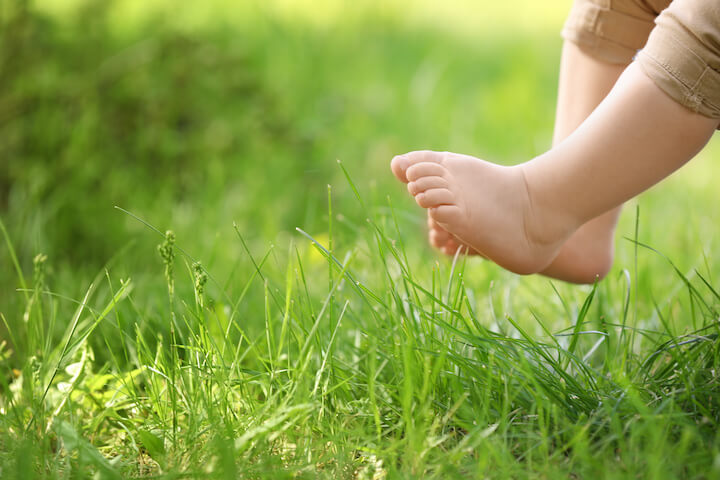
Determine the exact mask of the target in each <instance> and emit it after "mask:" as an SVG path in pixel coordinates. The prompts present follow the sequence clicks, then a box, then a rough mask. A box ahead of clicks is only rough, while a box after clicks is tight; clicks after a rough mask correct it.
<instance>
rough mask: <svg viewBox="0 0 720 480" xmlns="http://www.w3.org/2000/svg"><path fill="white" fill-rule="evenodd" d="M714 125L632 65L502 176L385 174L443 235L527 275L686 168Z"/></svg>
mask: <svg viewBox="0 0 720 480" xmlns="http://www.w3.org/2000/svg"><path fill="white" fill-rule="evenodd" d="M717 124H718V122H717V120H713V119H711V118H708V117H704V116H702V115H699V114H696V113H693V112H691V111H690V110H687V109H686V108H684V107H682V106H681V105H679V104H678V103H677V102H675V101H674V100H672V99H671V98H670V97H668V96H667V95H666V94H665V93H664V92H663V91H661V90H660V89H659V88H658V87H657V86H656V85H655V84H654V83H653V82H652V80H650V79H649V78H648V77H647V76H646V75H645V74H644V73H643V72H642V70H641V69H640V67H639V66H638V65H637V64H633V65H631V66H630V67H628V68H627V69H626V70H625V72H624V73H623V74H622V75H621V76H620V79H619V80H618V82H617V83H616V84H615V86H614V87H613V89H612V91H611V92H610V94H609V95H608V96H607V97H606V98H605V99H604V100H603V101H602V103H601V104H600V105H599V106H598V108H597V109H595V111H594V112H593V113H592V114H591V115H590V116H589V117H588V119H587V120H586V121H585V122H583V123H582V125H580V127H579V128H577V129H576V130H575V131H574V132H573V133H572V134H571V135H570V136H569V137H568V138H566V139H565V140H563V141H562V142H560V143H559V144H558V145H556V146H555V147H554V148H553V149H552V150H550V151H549V152H546V153H544V154H542V155H540V156H538V157H537V158H535V159H533V160H531V161H529V162H526V163H524V164H521V165H517V166H514V167H504V166H499V165H495V164H492V163H488V162H485V161H483V160H479V159H477V158H474V157H469V156H466V155H457V154H453V153H438V152H427V151H423V152H411V153H408V154H405V155H400V156H397V157H395V158H394V159H393V161H392V165H391V167H392V170H393V172H394V173H395V175H396V176H397V177H398V179H400V180H401V181H404V182H407V183H408V189H409V190H410V192H411V193H412V194H413V195H414V196H415V200H416V202H417V203H418V205H420V206H421V207H423V208H427V209H429V211H430V215H431V216H432V218H433V219H434V220H435V221H436V222H437V223H438V224H439V225H440V226H442V227H443V228H444V229H445V230H446V231H447V232H449V233H451V234H453V235H454V236H455V237H457V238H458V239H459V240H461V241H462V242H464V243H465V244H466V245H469V246H470V247H472V248H473V249H474V250H476V251H477V252H480V253H482V254H483V255H484V256H487V257H488V258H490V259H492V260H493V261H495V262H496V263H498V264H499V265H500V266H502V267H504V268H507V269H508V270H511V271H513V272H516V273H521V274H528V273H537V272H541V271H544V270H545V269H547V268H548V267H549V266H550V264H551V263H552V262H553V261H554V260H555V259H556V258H557V257H558V255H559V254H560V251H561V249H562V246H563V244H564V243H565V242H566V241H567V240H568V239H569V238H570V237H571V236H572V235H573V234H574V233H575V232H576V231H577V230H578V229H579V228H580V227H581V226H582V225H583V224H585V223H586V222H588V221H590V220H592V219H594V218H596V217H598V216H599V215H602V214H604V213H605V212H608V211H610V210H612V209H614V208H617V207H619V206H620V205H621V204H622V203H623V202H625V201H626V200H628V199H630V198H632V197H633V196H635V195H637V194H639V193H641V192H642V191H644V190H646V189H647V188H649V187H650V186H652V185H653V184H655V183H657V182H658V181H660V180H662V179H663V178H665V177H667V176H668V175H670V174H671V173H672V172H673V171H674V170H676V169H677V168H679V167H680V166H682V165H683V164H684V163H685V162H687V161H688V160H690V158H692V157H693V156H694V155H695V154H696V153H697V152H698V151H699V150H700V149H701V148H702V147H703V146H704V145H705V143H706V142H707V141H708V139H709V138H710V136H711V135H712V133H713V132H714V130H715V128H716V127H717Z"/></svg>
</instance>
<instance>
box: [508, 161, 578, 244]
mask: <svg viewBox="0 0 720 480" xmlns="http://www.w3.org/2000/svg"><path fill="white" fill-rule="evenodd" d="M527 165H528V164H527V163H524V164H520V165H517V166H515V167H512V168H516V169H517V170H518V171H519V175H520V177H521V178H522V181H523V184H524V191H525V197H526V204H527V208H526V209H525V216H524V218H523V222H524V225H525V232H526V235H527V237H528V240H529V241H531V242H533V243H534V244H536V245H538V246H551V245H555V244H558V243H564V242H565V241H566V240H567V239H568V238H570V236H571V235H572V234H573V233H574V232H575V231H576V230H577V229H578V228H580V226H582V224H583V223H584V221H583V219H581V218H579V216H577V215H575V214H574V213H573V211H572V209H571V208H569V207H570V205H571V203H572V199H569V198H563V197H562V195H558V192H548V191H547V190H548V189H547V188H546V186H545V185H544V184H543V182H542V177H540V178H538V176H534V175H533V174H532V171H531V170H530V169H528V168H527Z"/></svg>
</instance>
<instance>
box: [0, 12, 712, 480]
mask: <svg viewBox="0 0 720 480" xmlns="http://www.w3.org/2000/svg"><path fill="white" fill-rule="evenodd" d="M79 3H80V4H79V5H76V6H73V7H72V8H70V9H68V10H62V9H61V8H60V6H62V5H63V2H59V3H57V4H56V5H54V6H53V4H49V5H46V6H45V7H46V11H44V12H41V11H38V10H37V9H34V8H28V9H25V7H24V6H23V5H24V2H21V1H13V2H9V3H8V4H6V5H3V6H0V14H1V15H0V84H2V85H3V86H4V87H3V88H2V89H0V151H2V152H3V153H2V159H3V160H2V161H3V165H4V166H6V168H4V169H3V170H1V171H0V187H1V188H0V219H1V222H0V233H1V235H0V237H1V238H0V244H1V245H2V248H0V265H2V266H3V267H4V268H2V269H0V319H1V320H2V322H0V477H2V478H10V479H12V478H18V479H31V478H48V477H50V478H86V477H88V478H90V477H97V478H124V477H143V478H145V477H148V478H273V479H274V478H348V479H381V478H388V479H389V478H438V479H444V478H525V477H530V478H538V477H540V478H564V477H569V478H713V477H716V476H718V475H720V438H718V433H717V432H718V423H719V422H720V405H719V402H720V387H719V386H718V374H717V372H718V368H719V365H718V363H720V353H719V352H718V345H720V344H719V343H718V341H717V335H718V314H719V310H720V294H719V293H718V292H719V291H720V285H719V284H718V275H719V274H720V262H719V261H718V260H717V255H715V252H716V250H717V248H718V246H719V245H718V240H717V232H718V230H717V225H716V222H715V220H714V219H715V218H717V216H718V215H719V214H720V207H718V206H717V205H718V202H717V201H716V200H717V195H716V186H715V184H714V182H713V178H717V175H718V173H720V172H718V169H720V166H718V164H717V162H713V158H712V156H713V154H716V153H717V152H718V147H717V145H716V144H714V143H713V144H711V145H710V146H709V147H708V149H707V151H706V153H705V154H704V155H703V156H701V157H700V158H699V159H697V160H695V161H694V162H693V163H692V164H691V165H690V166H688V167H687V168H686V169H685V170H684V171H683V172H681V173H680V174H678V175H677V176H675V177H673V178H672V179H670V180H669V181H668V182H666V183H665V184H663V185H662V186H660V187H658V188H656V189H654V190H652V191H651V192H649V193H647V194H644V195H643V196H641V197H640V199H639V200H637V201H635V202H633V203H632V204H631V205H629V206H628V208H627V209H626V213H625V214H624V216H623V217H622V219H621V222H620V226H619V229H618V242H617V258H616V265H615V267H614V269H613V271H612V272H611V274H610V275H609V276H608V277H607V278H606V279H605V280H603V281H602V282H600V283H599V284H597V285H595V286H589V287H588V286H582V287H578V286H570V285H565V284H562V283H559V282H550V281H549V280H547V279H544V278H540V277H517V276H514V275H512V274H509V273H507V272H504V271H502V270H501V269H499V268H497V267H495V266H493V265H492V264H490V263H488V262H483V261H479V260H477V259H465V258H458V259H446V258H441V257H439V256H438V255H437V254H435V253H434V252H432V251H431V250H430V249H429V248H428V247H427V246H426V244H425V239H424V232H423V229H422V224H423V221H422V216H421V214H420V212H419V211H418V210H419V209H417V208H416V207H415V206H414V204H413V202H412V201H411V199H409V198H408V197H407V196H406V195H405V194H404V189H403V187H402V186H401V185H398V184H396V182H395V181H394V180H393V179H392V178H391V175H390V173H389V169H388V163H389V159H390V158H391V156H392V155H393V154H395V153H398V152H402V151H406V150H410V149H415V148H436V149H447V150H454V151H461V152H464V153H471V154H476V155H480V156H483V157H484V158H488V159H490V160H494V161H500V162H503V163H514V162H518V161H522V160H525V159H527V158H530V157H531V156H533V155H535V154H537V153H539V152H541V151H543V150H544V149H545V148H547V146H548V144H549V141H550V136H551V131H552V116H553V109H554V98H555V88H556V87H555V84H556V69H557V62H558V57H559V47H560V39H559V37H558V35H557V33H556V32H557V28H558V25H559V24H560V22H561V15H562V13H558V12H561V10H562V8H560V7H557V6H553V7H552V8H551V9H550V10H549V11H550V13H549V14H548V18H545V19H544V20H543V22H544V23H543V24H544V25H548V27H547V28H546V29H543V28H539V27H537V24H536V23H533V24H532V25H531V26H528V25H527V19H523V18H519V19H516V21H517V23H515V24H511V25H509V26H508V28H507V29H503V28H501V27H499V26H498V22H499V21H500V20H502V21H505V22H510V21H513V20H512V15H508V14H507V13H506V12H507V9H520V10H521V9H522V7H526V8H528V9H530V12H531V13H532V12H535V13H538V12H536V11H535V10H532V9H536V10H537V7H536V6H535V7H534V6H532V5H534V2H525V1H522V2H521V1H514V2H511V3H512V4H509V5H507V6H506V7H505V8H499V7H493V8H492V9H490V10H489V11H487V12H476V14H474V15H473V14H472V13H473V12H474V6H472V5H470V6H469V4H468V5H466V2H458V3H457V5H453V6H452V7H454V8H451V7H448V8H447V9H439V8H438V6H437V5H436V4H432V3H427V2H419V3H418V4H417V5H416V8H415V9H414V10H412V13H411V14H409V15H404V14H403V8H402V7H403V5H402V4H401V2H387V3H380V2H377V3H374V2H367V3H366V4H359V6H355V7H352V8H349V10H342V9H338V8H337V7H336V6H333V4H332V2H324V3H322V4H319V5H321V6H316V7H315V8H316V10H315V11H313V10H312V9H311V8H310V7H309V6H308V4H303V3H302V2H299V1H286V2H280V1H274V2H269V3H268V4H266V5H261V4H259V3H254V2H252V3H248V4H247V5H244V6H243V7H237V8H228V7H227V5H224V8H225V10H221V11H220V14H218V12H215V13H213V12H212V11H211V9H210V10H207V9H205V10H203V9H201V8H199V7H195V8H198V10H193V9H188V10H187V11H186V10H183V11H182V12H178V15H177V16H175V15H170V14H168V11H169V10H168V7H167V6H162V4H161V3H160V2H158V4H157V5H160V7H157V8H158V9H157V11H152V10H149V9H148V10H143V9H142V8H141V7H139V5H140V4H139V3H138V2H131V1H124V2H116V3H106V2H102V3H100V2H87V3H83V2H79ZM220 5H221V2H216V6H218V8H220V7H219V6H220ZM248 5H249V6H248ZM58 9H59V10H58ZM223 12H227V14H224V13H223ZM308 12H309V13H308ZM453 12H454V13H453ZM483 13H485V16H483ZM453 15H454V17H453ZM439 19H441V20H442V21H439ZM451 20H453V21H454V20H457V21H459V23H458V25H459V26H458V27H457V28H453V25H454V23H451ZM338 159H339V160H341V163H338V162H337V161H336V160H338ZM328 185H330V186H328ZM116 206H117V207H119V208H115V207H116ZM168 230H171V231H172V232H173V233H172V235H169V234H168V233H166V232H168Z"/></svg>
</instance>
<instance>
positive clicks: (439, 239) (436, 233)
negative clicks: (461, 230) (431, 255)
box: [428, 228, 451, 248]
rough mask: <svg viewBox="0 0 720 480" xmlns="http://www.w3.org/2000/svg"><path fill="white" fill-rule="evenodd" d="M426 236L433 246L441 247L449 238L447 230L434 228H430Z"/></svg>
mask: <svg viewBox="0 0 720 480" xmlns="http://www.w3.org/2000/svg"><path fill="white" fill-rule="evenodd" d="M428 236H429V237H430V245H432V246H433V247H435V248H442V247H443V246H445V244H446V243H447V242H448V241H450V240H451V237H450V234H449V233H448V232H446V231H445V230H439V229H436V228H433V229H431V230H430V232H429V233H428Z"/></svg>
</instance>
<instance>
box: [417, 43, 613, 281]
mask: <svg viewBox="0 0 720 480" xmlns="http://www.w3.org/2000/svg"><path fill="white" fill-rule="evenodd" d="M625 67H626V65H613V64H609V63H605V62H601V61H599V60H596V59H594V58H593V57H591V56H589V55H587V54H585V53H584V52H583V51H582V50H581V49H580V48H578V47H577V46H576V45H575V44H573V43H571V42H566V43H565V44H564V45H563V52H562V60H561V64H560V82H559V83H560V84H559V88H558V104H557V111H556V116H555V132H554V136H553V145H557V144H558V143H559V142H560V141H562V140H564V139H565V138H566V137H567V136H568V135H570V133H572V132H573V131H574V130H575V129H576V128H577V127H578V126H580V124H581V123H582V122H583V121H584V120H585V119H586V118H587V117H588V116H589V115H590V114H591V113H592V111H593V110H594V109H595V107H597V106H598V105H599V104H600V102H601V101H602V100H603V99H604V98H605V96H606V95H607V94H608V93H609V92H610V89H611V88H612V86H613V85H614V84H615V82H616V81H617V79H618V77H619V76H620V74H621V73H622V71H623V70H624V69H625ZM619 214H620V208H617V209H613V210H611V211H609V212H606V213H604V214H602V215H600V216H599V217H597V218H594V219H592V220H590V221H589V222H587V223H586V224H584V225H582V226H581V227H580V228H579V229H578V230H577V231H576V232H575V233H574V234H573V235H571V236H570V238H569V239H568V240H567V242H565V244H564V245H563V246H562V248H561V249H560V253H559V254H558V256H557V257H556V258H555V260H553V261H552V263H551V264H550V265H549V266H548V267H547V268H546V269H545V270H543V271H542V272H540V273H541V274H543V275H546V276H549V277H552V278H557V279H560V280H565V281H568V282H573V283H592V282H593V281H595V279H597V278H602V277H604V276H605V275H606V274H607V272H608V271H609V270H610V267H611V266H612V259H613V253H614V242H613V236H614V232H615V226H616V224H617V219H618V216H619ZM428 237H429V241H430V244H431V245H433V246H434V247H436V248H437V249H439V250H440V251H442V252H443V253H445V254H447V255H454V254H455V253H456V252H457V251H458V249H461V252H462V253H467V254H470V255H479V252H477V251H475V250H474V249H472V248H470V247H469V246H467V245H464V244H463V242H461V241H459V240H458V239H457V237H455V236H454V235H452V234H451V233H449V232H447V231H446V230H445V229H443V228H442V227H441V226H440V225H439V224H438V223H437V222H435V221H434V220H433V219H432V217H431V216H430V215H428Z"/></svg>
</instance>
